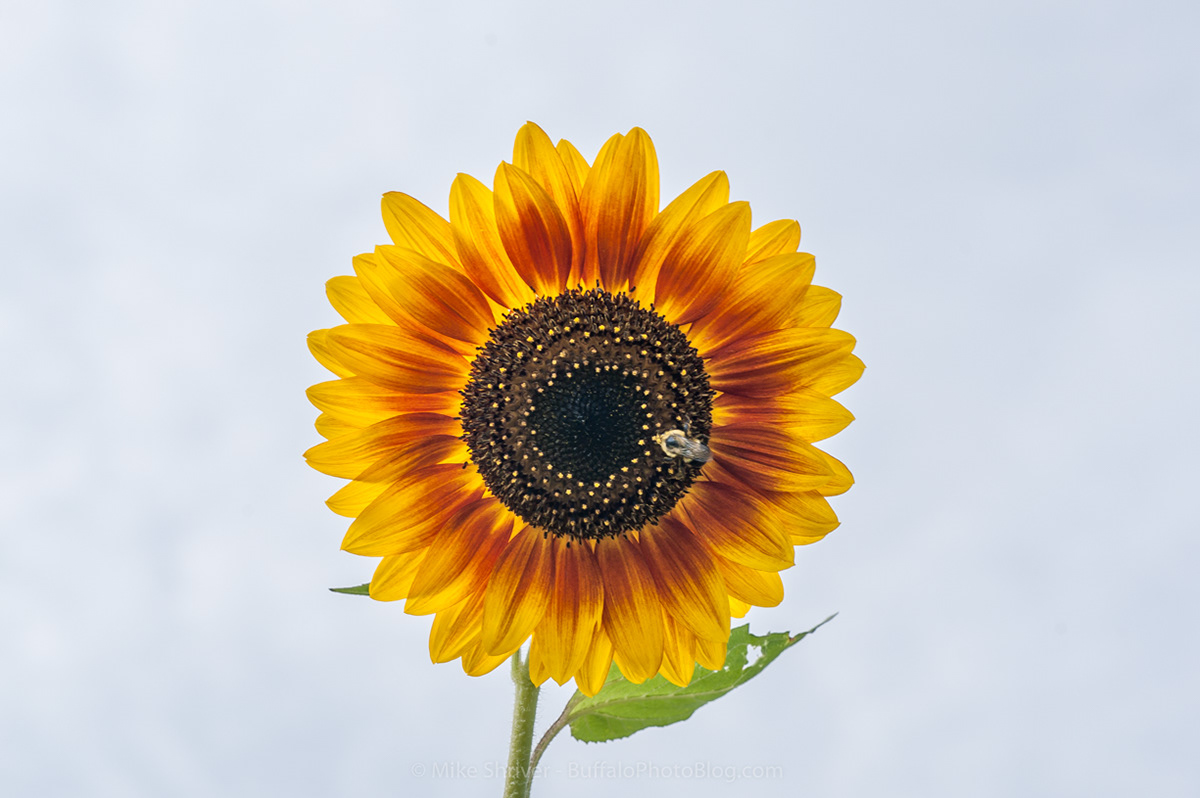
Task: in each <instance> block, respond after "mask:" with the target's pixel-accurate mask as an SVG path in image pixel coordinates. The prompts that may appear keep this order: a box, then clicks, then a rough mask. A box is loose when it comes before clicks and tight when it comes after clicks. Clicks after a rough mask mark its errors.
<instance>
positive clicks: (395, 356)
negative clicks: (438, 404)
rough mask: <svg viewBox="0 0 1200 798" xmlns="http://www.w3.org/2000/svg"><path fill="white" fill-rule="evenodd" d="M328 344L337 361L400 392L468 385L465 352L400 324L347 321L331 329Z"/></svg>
mask: <svg viewBox="0 0 1200 798" xmlns="http://www.w3.org/2000/svg"><path fill="white" fill-rule="evenodd" d="M326 340H327V345H328V348H329V351H330V352H331V353H332V355H333V356H334V357H335V358H337V361H338V362H340V363H344V364H345V365H346V366H348V367H349V368H351V369H353V373H354V374H356V375H358V376H360V377H362V378H364V379H366V380H369V381H371V382H373V383H375V384H376V385H378V386H380V387H383V388H388V389H391V390H393V391H398V392H400V393H444V392H446V391H457V390H459V389H461V388H462V387H463V386H465V385H466V382H467V375H468V373H469V369H468V366H467V363H466V361H465V360H463V359H462V357H461V356H459V355H456V354H455V353H453V352H451V351H449V350H447V349H441V348H439V347H437V346H434V345H433V344H431V343H430V342H429V341H427V340H424V339H421V338H419V337H417V336H415V335H413V334H412V333H410V332H407V331H405V330H402V329H400V328H398V327H388V326H386V325H383V324H346V325H343V326H341V327H335V328H333V329H332V330H330V331H329V333H328V337H327V339H326Z"/></svg>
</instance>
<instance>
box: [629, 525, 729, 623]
mask: <svg viewBox="0 0 1200 798" xmlns="http://www.w3.org/2000/svg"><path fill="white" fill-rule="evenodd" d="M641 548H642V552H643V553H644V555H645V559H646V564H647V565H648V566H649V567H650V573H651V574H653V576H654V584H655V586H656V587H657V588H658V595H659V597H660V598H661V600H662V606H663V609H664V610H666V611H667V612H668V613H669V614H670V615H671V616H672V617H673V618H675V620H677V621H679V622H680V623H681V624H683V625H684V626H686V627H687V628H688V629H690V630H691V631H692V633H693V634H695V635H696V636H697V637H703V638H707V639H709V640H728V639H729V601H728V599H727V598H726V592H725V585H724V583H723V582H722V581H721V574H720V572H719V571H718V570H717V566H716V563H714V562H713V558H712V557H711V556H710V555H709V553H708V552H707V551H705V549H704V547H703V546H702V545H700V542H699V541H698V540H697V539H696V536H695V535H694V534H693V533H692V531H691V530H690V529H688V528H687V527H686V526H684V525H683V524H682V523H681V522H680V521H679V520H678V519H677V518H675V517H673V516H666V517H665V518H662V519H660V520H659V525H658V526H657V527H655V526H650V527H647V528H645V529H643V530H642V532H641Z"/></svg>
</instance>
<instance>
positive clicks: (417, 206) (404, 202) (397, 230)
mask: <svg viewBox="0 0 1200 798" xmlns="http://www.w3.org/2000/svg"><path fill="white" fill-rule="evenodd" d="M382 204H383V226H384V227H386V228H387V231H388V235H390V236H391V237H392V241H394V242H395V243H396V246H400V247H405V248H406V249H412V250H416V251H417V252H420V253H421V254H422V255H424V256H425V257H427V258H429V259H430V260H435V261H437V262H438V263H444V264H446V265H447V266H450V267H453V268H454V269H456V270H458V271H462V267H461V266H459V263H458V258H457V250H456V249H455V248H454V235H453V233H452V232H451V229H450V223H449V222H447V221H446V220H445V219H443V218H442V217H441V216H439V215H438V214H437V213H435V212H433V211H432V210H430V209H429V208H427V207H426V206H425V205H423V204H422V203H421V202H420V201H418V200H416V199H414V198H412V197H410V196H408V195H407V194H402V193H400V192H399V191H390V192H388V193H387V194H384V195H383V203H382Z"/></svg>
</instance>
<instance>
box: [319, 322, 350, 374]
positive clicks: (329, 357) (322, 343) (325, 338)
mask: <svg viewBox="0 0 1200 798" xmlns="http://www.w3.org/2000/svg"><path fill="white" fill-rule="evenodd" d="M308 351H309V352H312V356H313V357H315V358H316V359H317V362H318V363H320V364H321V365H322V366H324V367H325V368H327V369H328V370H329V371H332V372H333V373H334V374H336V375H338V376H339V377H353V376H354V372H353V371H351V370H350V369H349V368H348V367H347V366H345V365H344V364H343V363H342V362H341V361H339V360H338V359H337V358H336V357H335V356H334V353H333V351H332V350H331V349H330V348H329V330H313V331H312V332H310V333H309V334H308Z"/></svg>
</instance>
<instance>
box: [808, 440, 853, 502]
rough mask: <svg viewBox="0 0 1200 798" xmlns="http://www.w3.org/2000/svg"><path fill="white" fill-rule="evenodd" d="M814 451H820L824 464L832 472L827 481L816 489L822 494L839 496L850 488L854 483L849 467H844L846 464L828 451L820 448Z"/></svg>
mask: <svg viewBox="0 0 1200 798" xmlns="http://www.w3.org/2000/svg"><path fill="white" fill-rule="evenodd" d="M816 451H818V452H820V454H821V457H822V458H823V459H824V460H825V464H826V465H827V466H829V470H830V471H832V472H833V476H831V477H830V479H829V481H828V482H826V483H825V484H824V485H822V486H821V487H819V488H817V491H818V492H819V493H820V494H821V495H822V496H839V495H841V494H843V493H845V492H846V491H848V490H850V486H851V485H853V484H854V475H853V474H851V473H850V469H848V468H846V464H845V463H843V462H842V461H841V460H839V459H837V458H836V457H834V456H833V455H831V454H830V453H829V452H823V451H821V450H820V449H817V450H816Z"/></svg>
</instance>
